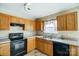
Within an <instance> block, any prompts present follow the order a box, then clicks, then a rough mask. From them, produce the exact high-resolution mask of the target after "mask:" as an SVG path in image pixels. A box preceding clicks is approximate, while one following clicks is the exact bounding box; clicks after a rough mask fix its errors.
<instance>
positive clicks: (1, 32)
mask: <svg viewBox="0 0 79 59" xmlns="http://www.w3.org/2000/svg"><path fill="white" fill-rule="evenodd" d="M9 33H24V37H25V38H26V37H28V36H32V35H35V32H32V31H16V30H15V31H6V30H0V38H8V35H9Z"/></svg>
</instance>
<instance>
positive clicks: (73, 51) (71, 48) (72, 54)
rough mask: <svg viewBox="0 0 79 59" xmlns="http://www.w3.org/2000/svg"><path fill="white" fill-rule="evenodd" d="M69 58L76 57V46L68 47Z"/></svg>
mask: <svg viewBox="0 0 79 59" xmlns="http://www.w3.org/2000/svg"><path fill="white" fill-rule="evenodd" d="M69 52H70V56H77V46H73V45H70V49H69Z"/></svg>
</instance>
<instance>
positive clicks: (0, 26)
mask: <svg viewBox="0 0 79 59" xmlns="http://www.w3.org/2000/svg"><path fill="white" fill-rule="evenodd" d="M10 18H11V17H10V16H8V15H5V14H2V13H0V30H9V29H10Z"/></svg>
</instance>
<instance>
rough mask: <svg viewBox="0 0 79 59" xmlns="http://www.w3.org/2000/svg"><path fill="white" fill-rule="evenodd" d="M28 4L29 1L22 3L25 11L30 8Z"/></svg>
mask: <svg viewBox="0 0 79 59" xmlns="http://www.w3.org/2000/svg"><path fill="white" fill-rule="evenodd" d="M30 5H31V4H30V3H25V4H24V10H25V11H29V10H31V8H30Z"/></svg>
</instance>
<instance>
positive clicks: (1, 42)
mask: <svg viewBox="0 0 79 59" xmlns="http://www.w3.org/2000/svg"><path fill="white" fill-rule="evenodd" d="M7 42H10V40H9V39H8V38H0V44H3V43H7Z"/></svg>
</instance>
